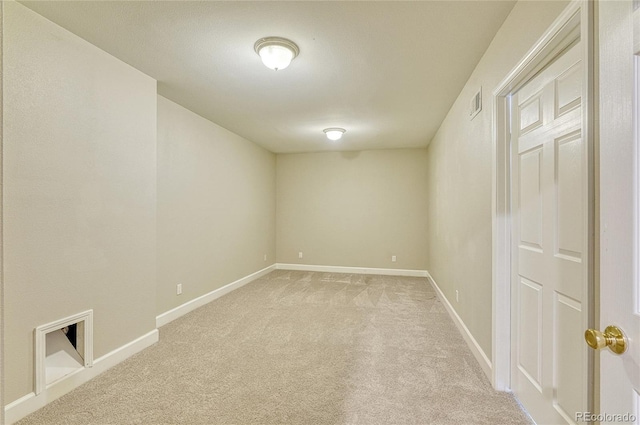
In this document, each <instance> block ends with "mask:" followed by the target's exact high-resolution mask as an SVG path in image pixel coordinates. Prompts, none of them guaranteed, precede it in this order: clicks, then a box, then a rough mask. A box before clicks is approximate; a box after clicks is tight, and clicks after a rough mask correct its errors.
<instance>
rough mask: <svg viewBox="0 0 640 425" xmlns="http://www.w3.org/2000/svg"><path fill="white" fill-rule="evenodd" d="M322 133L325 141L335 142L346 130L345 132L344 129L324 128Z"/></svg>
mask: <svg viewBox="0 0 640 425" xmlns="http://www.w3.org/2000/svg"><path fill="white" fill-rule="evenodd" d="M322 131H324V134H326V135H327V139H329V140H333V141H334V142H335V141H336V140H340V138H341V137H342V135H343V134H344V133H345V131H347V130H345V129H344V128H325V129H324V130H322Z"/></svg>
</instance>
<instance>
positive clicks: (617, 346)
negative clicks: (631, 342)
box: [584, 326, 628, 354]
mask: <svg viewBox="0 0 640 425" xmlns="http://www.w3.org/2000/svg"><path fill="white" fill-rule="evenodd" d="M584 339H585V341H587V344H588V345H589V347H591V348H593V349H594V350H600V349H601V348H604V347H609V350H611V351H613V352H614V353H616V354H622V353H624V352H625V351H627V345H628V343H627V337H626V336H625V335H624V333H623V332H622V330H621V329H620V328H619V327H617V326H607V327H606V328H605V330H604V332H600V331H597V330H595V329H587V330H586V331H585V332H584Z"/></svg>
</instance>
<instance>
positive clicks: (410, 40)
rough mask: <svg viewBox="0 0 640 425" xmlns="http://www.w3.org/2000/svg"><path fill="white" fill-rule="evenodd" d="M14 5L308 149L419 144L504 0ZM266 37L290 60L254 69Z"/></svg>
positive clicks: (485, 39) (279, 140)
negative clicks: (289, 51)
mask: <svg viewBox="0 0 640 425" xmlns="http://www.w3.org/2000/svg"><path fill="white" fill-rule="evenodd" d="M21 3H22V4H24V5H26V6H27V7H29V8H31V9H33V10H34V11H36V12H37V13H39V14H41V15H44V16H45V17H47V18H48V19H50V20H52V21H54V22H56V23H57V24H59V25H61V26H63V27H65V28H67V29H69V30H70V31H72V32H74V33H75V34H77V35H79V36H80V37H82V38H84V39H86V40H88V41H89V42H91V43H92V44H94V45H96V46H98V47H100V48H102V49H104V50H105V51H107V52H109V53H111V54H112V55H114V56H116V57H118V58H120V59H121V60H123V61H124V62H127V63H129V64H131V65H132V66H134V67H136V68H137V69H139V70H141V71H142V72H144V73H146V74H148V75H150V76H152V77H153V78H155V79H157V80H158V92H159V93H160V94H161V95H163V96H165V97H167V98H169V99H171V100H173V101H175V102H177V103H179V104H181V105H183V106H185V107H187V108H189V109H191V110H192V111H194V112H196V113H198V114H200V115H202V116H203V117H206V118H208V119H210V120H211V121H213V122H215V123H217V124H219V125H221V126H222V127H225V128H227V129H229V130H231V131H233V132H234V133H237V134H239V135H241V136H243V137H245V138H247V139H249V140H251V141H253V142H255V143H258V144H260V145H262V146H264V147H265V148H267V149H269V150H271V151H272V152H308V151H326V150H362V149H381V148H407V147H423V146H427V144H428V143H429V141H430V140H431V138H432V137H433V135H434V134H435V132H436V131H437V129H438V127H439V126H440V123H441V122H442V120H443V119H444V117H445V115H446V113H447V112H448V110H449V108H450V107H451V105H452V104H453V102H454V101H455V99H456V97H457V96H458V94H459V93H460V90H461V89H462V87H463V85H464V83H465V82H466V80H467V79H468V77H469V75H470V74H471V72H472V71H473V69H474V67H475V66H476V64H477V62H478V60H479V59H480V57H481V56H482V54H483V53H484V51H485V50H486V48H487V47H488V45H489V43H490V42H491V40H492V39H493V37H494V35H495V33H496V31H497V30H498V28H499V27H500V25H501V24H502V22H503V21H504V19H505V18H506V16H507V15H508V13H509V12H510V11H511V9H512V7H513V5H514V3H515V1H482V0H476V1H413V2H398V1H392V2H381V1H345V2H342V1H319V2H314V1H297V2H284V1H263V2H245V1H200V2H195V1H151V2H139V1H115V2H111V1H69V2H66V1H65V2H61V1H41V2H34V1H22V2H21ZM267 36H280V37H285V38H289V39H291V40H293V41H294V42H295V43H297V44H298V46H299V47H300V55H299V56H298V57H297V58H296V59H295V60H294V61H293V62H292V63H291V65H290V66H289V68H287V69H285V70H282V71H277V72H276V71H272V70H270V69H268V68H266V67H265V66H264V65H262V63H261V62H260V58H259V56H258V55H257V54H256V53H255V52H254V51H253V45H254V43H255V41H256V40H258V39H259V38H262V37H267ZM326 127H343V128H346V129H347V132H346V134H345V135H344V137H343V138H342V140H340V141H339V142H329V141H328V140H327V139H326V138H325V136H324V134H323V133H322V129H324V128H326Z"/></svg>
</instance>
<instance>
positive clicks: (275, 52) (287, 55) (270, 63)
mask: <svg viewBox="0 0 640 425" xmlns="http://www.w3.org/2000/svg"><path fill="white" fill-rule="evenodd" d="M258 54H259V55H260V58H261V59H262V63H263V64H264V65H265V66H266V67H267V68H270V69H273V70H274V71H278V70H280V69H285V68H286V67H288V66H289V64H290V63H291V60H292V59H293V52H292V51H291V50H289V49H287V48H286V47H284V46H277V45H274V46H264V47H263V48H261V49H260V52H259V53H258Z"/></svg>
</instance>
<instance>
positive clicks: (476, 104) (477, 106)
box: [469, 87, 482, 119]
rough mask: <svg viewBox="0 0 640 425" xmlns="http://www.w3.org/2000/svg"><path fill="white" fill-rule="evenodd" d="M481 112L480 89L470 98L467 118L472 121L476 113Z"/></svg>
mask: <svg viewBox="0 0 640 425" xmlns="http://www.w3.org/2000/svg"><path fill="white" fill-rule="evenodd" d="M481 110H482V87H480V90H478V92H477V93H476V94H475V95H474V96H473V97H472V98H471V104H470V108H469V116H470V118H471V119H473V118H474V117H475V116H476V115H478V113H479V112H480V111H481Z"/></svg>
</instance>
